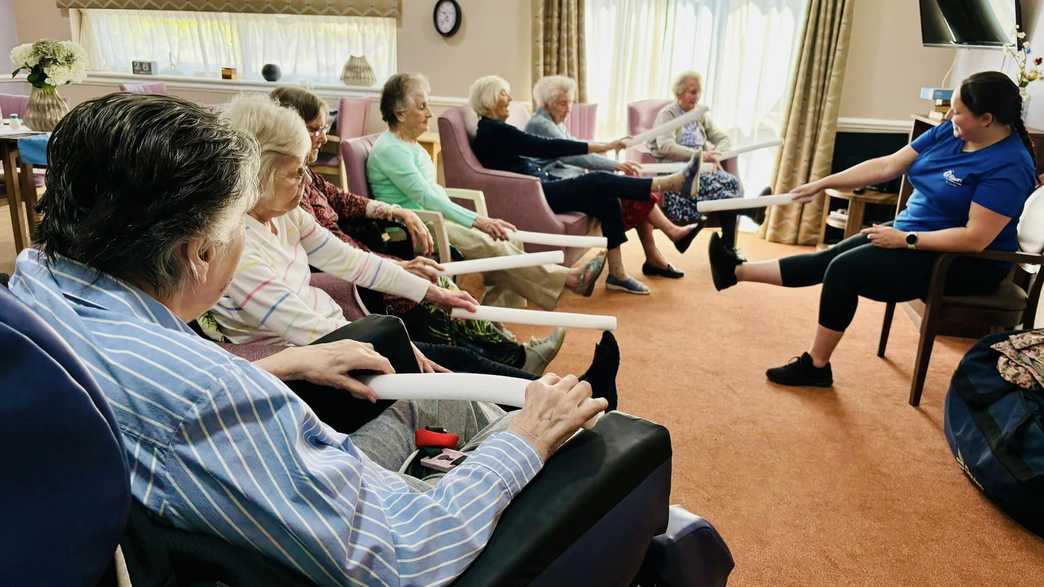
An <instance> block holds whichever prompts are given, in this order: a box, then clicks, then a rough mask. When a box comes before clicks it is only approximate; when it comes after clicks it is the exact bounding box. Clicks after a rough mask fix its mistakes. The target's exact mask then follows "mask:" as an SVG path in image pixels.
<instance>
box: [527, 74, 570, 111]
mask: <svg viewBox="0 0 1044 587" xmlns="http://www.w3.org/2000/svg"><path fill="white" fill-rule="evenodd" d="M563 92H565V94H566V96H569V97H570V98H574V97H575V96H576V81H575V80H574V79H573V78H571V77H568V76H564V75H546V76H544V77H542V78H540V79H539V80H537V83H536V84H534V85H533V105H534V106H536V107H537V108H544V107H546V106H547V103H548V102H550V101H552V100H554V99H555V97H556V96H558V95H559V94H561V93H563Z"/></svg>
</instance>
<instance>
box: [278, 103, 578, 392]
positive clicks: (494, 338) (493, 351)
mask: <svg viewBox="0 0 1044 587" xmlns="http://www.w3.org/2000/svg"><path fill="white" fill-rule="evenodd" d="M271 97H272V98H273V99H275V100H276V101H277V102H279V103H280V104H281V105H283V106H286V107H288V108H292V109H293V110H295V111H296V112H297V114H298V115H299V116H300V117H301V118H302V119H303V121H304V123H305V126H306V128H307V129H308V138H309V139H310V140H311V151H310V152H309V154H308V163H312V162H314V161H315V159H316V158H317V157H318V155H319V149H320V148H322V146H323V144H324V143H326V125H327V121H326V112H327V110H328V108H327V106H326V104H325V103H324V102H323V100H322V99H321V98H319V97H318V96H316V95H315V94H313V93H312V92H309V91H308V90H304V89H301V88H295V87H290V86H284V87H279V88H276V89H275V90H273V91H272V93H271ZM306 173H307V175H308V179H309V184H308V185H307V187H306V188H305V191H304V194H303V196H302V199H301V208H303V209H304V210H305V211H306V212H308V213H309V214H311V215H312V217H313V218H315V220H316V222H318V223H319V224H320V225H322V227H323V228H325V229H326V230H329V231H330V233H331V234H333V235H334V236H336V237H337V238H339V239H341V240H342V241H344V242H345V243H347V244H348V245H350V246H352V247H355V248H357V249H362V250H364V251H370V249H369V248H368V247H367V246H366V245H364V244H363V243H362V242H360V241H359V240H357V239H356V238H353V235H352V234H349V233H350V232H351V230H352V226H351V225H348V224H342V223H341V220H354V219H360V218H380V219H385V220H394V221H397V222H400V223H402V224H403V225H404V226H405V227H406V229H407V230H408V231H409V233H410V236H411V237H412V240H413V242H414V244H415V246H416V248H417V249H419V250H420V251H421V252H422V253H430V252H431V248H432V240H431V234H430V233H429V232H428V229H427V228H426V227H425V226H424V223H423V222H421V219H420V218H419V217H417V215H416V214H415V213H414V212H413V211H411V210H407V209H405V208H401V207H399V206H395V205H392V204H385V203H383V202H380V201H377V200H371V199H369V198H365V197H363V196H359V195H356V194H353V193H350V192H346V191H344V190H342V189H340V188H339V187H337V186H335V185H334V184H332V183H330V182H329V181H328V180H327V179H326V178H324V177H323V176H322V175H320V174H318V173H316V172H314V171H312V169H311V168H308V169H307V170H306ZM346 231H347V232H346ZM386 258H390V259H391V260H394V261H401V259H395V258H392V257H386ZM418 262H420V261H418ZM437 283H438V284H439V286H440V287H444V288H446V289H457V287H456V285H455V284H454V283H453V281H452V280H450V279H448V278H446V277H439V280H438V282H437ZM382 301H383V306H384V308H383V309H384V311H386V312H387V313H389V314H391V315H393V316H398V317H399V318H401V319H402V321H403V323H404V324H405V325H406V329H407V330H408V331H409V333H410V336H411V338H413V340H416V341H421V342H431V343H436V344H447V345H450V346H461V347H465V348H469V349H472V350H474V351H476V352H478V353H479V354H481V355H482V356H484V357H486V358H489V359H492V360H494V361H497V362H499V363H504V364H505V365H510V366H512V367H518V368H521V369H523V370H524V371H527V372H529V373H532V374H534V375H542V374H543V372H544V370H545V369H546V368H547V365H548V364H549V363H550V362H551V361H552V360H553V359H554V358H555V356H556V355H557V354H558V351H559V349H560V348H561V346H562V342H563V341H564V339H565V330H564V329H561V328H559V329H556V330H555V331H554V332H553V333H552V334H551V335H549V336H547V337H545V338H542V339H533V340H530V341H529V342H528V343H526V344H524V345H522V344H519V343H518V342H516V341H515V339H514V337H513V336H512V335H511V333H510V332H508V331H506V330H505V329H503V327H501V326H497V325H494V324H492V323H490V322H489V321H487V320H454V319H452V318H451V317H450V314H449V312H447V311H446V310H445V309H443V308H441V307H439V306H437V305H435V304H431V303H429V302H421V303H420V304H417V303H414V302H413V301H411V300H408V299H406V298H402V297H397V296H393V295H388V294H386V295H384V296H383V300H382Z"/></svg>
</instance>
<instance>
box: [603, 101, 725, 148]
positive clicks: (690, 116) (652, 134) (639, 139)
mask: <svg viewBox="0 0 1044 587" xmlns="http://www.w3.org/2000/svg"><path fill="white" fill-rule="evenodd" d="M706 112H707V107H706V106H699V107H697V108H693V109H692V110H691V111H689V112H686V113H685V114H682V115H681V116H679V117H678V118H675V119H674V120H671V121H669V122H665V123H664V124H661V125H660V126H657V127H656V128H651V129H649V130H647V131H645V132H643V133H640V134H637V135H635V136H633V137H631V138H629V139H627V140H626V141H625V142H624V146H627V147H633V146H635V145H641V144H643V143H646V142H648V141H651V140H652V139H655V138H656V137H658V136H662V135H665V134H667V133H671V132H674V130H675V129H677V128H681V127H683V126H685V125H686V124H689V123H690V122H693V121H695V120H698V119H699V118H700V117H701V116H703V115H704V113H706Z"/></svg>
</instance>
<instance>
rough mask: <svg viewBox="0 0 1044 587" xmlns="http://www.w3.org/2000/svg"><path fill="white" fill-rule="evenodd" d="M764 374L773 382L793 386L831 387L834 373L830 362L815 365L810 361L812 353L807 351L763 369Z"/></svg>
mask: <svg viewBox="0 0 1044 587" xmlns="http://www.w3.org/2000/svg"><path fill="white" fill-rule="evenodd" d="M765 376H766V377H768V378H769V381H771V382H773V383H778V384H780V385H793V386H795V387H831V386H833V385H834V373H833V372H832V371H831V370H830V363H827V364H826V365H825V366H823V367H816V366H815V365H814V364H813V363H812V355H810V354H808V353H802V355H801V356H800V357H794V358H793V359H791V360H790V362H789V363H787V364H786V365H783V366H782V367H775V368H772V369H769V370H768V371H765Z"/></svg>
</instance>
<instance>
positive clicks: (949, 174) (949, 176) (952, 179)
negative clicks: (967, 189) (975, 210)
mask: <svg viewBox="0 0 1044 587" xmlns="http://www.w3.org/2000/svg"><path fill="white" fill-rule="evenodd" d="M943 179H945V180H946V183H948V184H950V186H952V187H955V188H959V187H961V186H963V185H964V180H963V179H961V178H959V177H957V176H956V175H955V174H954V173H953V170H952V169H947V170H946V171H945V172H944V173H943Z"/></svg>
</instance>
